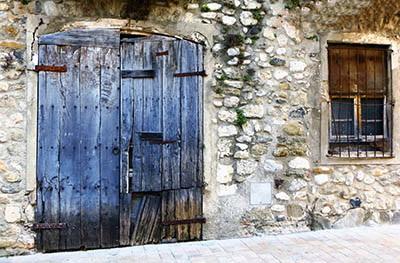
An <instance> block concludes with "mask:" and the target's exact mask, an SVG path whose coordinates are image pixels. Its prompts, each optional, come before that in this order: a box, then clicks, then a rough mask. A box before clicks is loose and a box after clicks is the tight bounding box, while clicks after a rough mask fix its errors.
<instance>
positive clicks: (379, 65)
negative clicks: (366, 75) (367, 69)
mask: <svg viewBox="0 0 400 263" xmlns="http://www.w3.org/2000/svg"><path fill="white" fill-rule="evenodd" d="M375 56H376V59H375V73H376V76H375V87H376V93H377V95H385V94H384V93H385V89H386V86H385V80H384V76H385V75H384V74H385V70H384V67H385V63H384V56H385V52H384V51H382V50H377V51H376V53H375Z"/></svg>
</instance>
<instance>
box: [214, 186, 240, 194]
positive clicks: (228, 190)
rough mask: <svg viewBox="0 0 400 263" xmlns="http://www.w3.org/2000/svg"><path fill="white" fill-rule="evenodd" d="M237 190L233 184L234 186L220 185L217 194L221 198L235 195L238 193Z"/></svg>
mask: <svg viewBox="0 0 400 263" xmlns="http://www.w3.org/2000/svg"><path fill="white" fill-rule="evenodd" d="M236 190H237V185H236V184H233V185H224V184H220V185H218V188H217V194H218V195H219V196H227V195H234V194H235V193H236Z"/></svg>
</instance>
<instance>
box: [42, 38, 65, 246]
mask: <svg viewBox="0 0 400 263" xmlns="http://www.w3.org/2000/svg"><path fill="white" fill-rule="evenodd" d="M58 52H59V51H58V48H57V46H53V45H51V46H47V59H48V61H53V62H54V63H58V62H59V54H58ZM44 92H46V93H47V94H46V99H47V101H46V102H43V104H44V103H45V104H46V106H47V107H46V106H45V113H44V119H45V125H46V135H45V144H46V145H45V147H44V150H45V156H44V159H45V164H44V165H45V167H46V168H45V169H46V170H45V173H44V178H43V181H42V187H43V188H42V189H43V196H42V198H43V210H44V213H43V215H44V216H43V222H44V223H58V222H59V209H60V206H59V204H60V200H59V193H58V192H59V184H60V182H59V172H60V160H59V147H60V100H61V98H60V73H57V72H47V74H46V90H45V91H44ZM59 239H60V230H59V229H53V230H43V249H44V250H45V251H56V250H58V249H59Z"/></svg>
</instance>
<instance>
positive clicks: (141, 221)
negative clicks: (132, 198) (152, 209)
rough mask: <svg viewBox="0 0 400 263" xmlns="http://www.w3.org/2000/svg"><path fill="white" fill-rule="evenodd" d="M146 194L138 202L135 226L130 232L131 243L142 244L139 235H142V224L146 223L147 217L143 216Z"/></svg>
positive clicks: (146, 201)
mask: <svg viewBox="0 0 400 263" xmlns="http://www.w3.org/2000/svg"><path fill="white" fill-rule="evenodd" d="M147 199H148V196H147V195H144V196H143V199H142V201H141V203H140V208H139V212H138V216H137V219H136V224H135V227H134V229H133V232H132V236H131V245H140V244H142V240H141V237H143V233H142V231H143V227H141V226H143V225H146V223H145V220H146V219H147V217H146V216H144V215H145V214H147V209H148V205H147V203H148V200H147Z"/></svg>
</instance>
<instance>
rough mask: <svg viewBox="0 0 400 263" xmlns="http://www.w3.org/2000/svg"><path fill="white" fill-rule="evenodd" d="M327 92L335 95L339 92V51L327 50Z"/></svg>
mask: <svg viewBox="0 0 400 263" xmlns="http://www.w3.org/2000/svg"><path fill="white" fill-rule="evenodd" d="M328 55H329V91H330V93H336V92H338V91H339V90H340V76H339V62H338V61H339V50H338V49H333V48H331V49H329V50H328Z"/></svg>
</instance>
